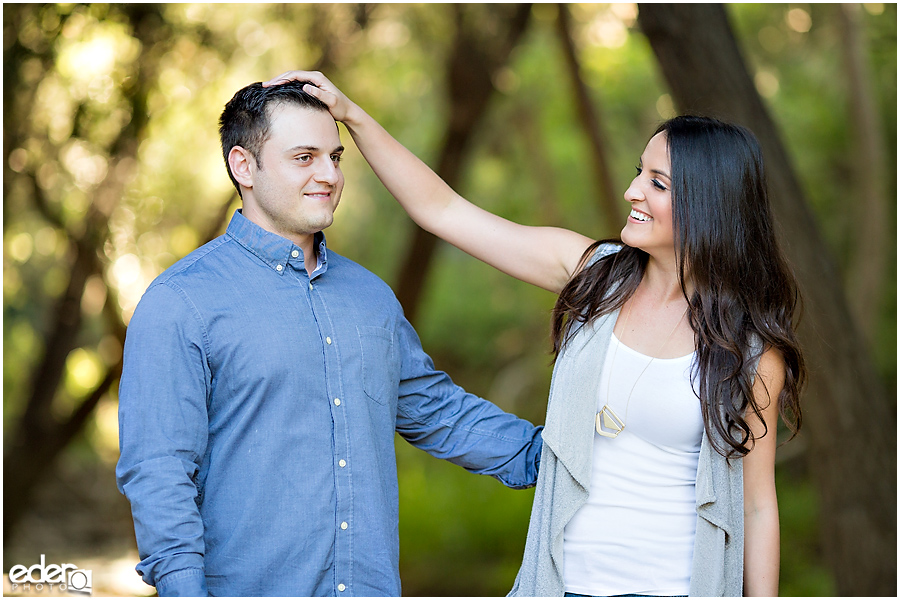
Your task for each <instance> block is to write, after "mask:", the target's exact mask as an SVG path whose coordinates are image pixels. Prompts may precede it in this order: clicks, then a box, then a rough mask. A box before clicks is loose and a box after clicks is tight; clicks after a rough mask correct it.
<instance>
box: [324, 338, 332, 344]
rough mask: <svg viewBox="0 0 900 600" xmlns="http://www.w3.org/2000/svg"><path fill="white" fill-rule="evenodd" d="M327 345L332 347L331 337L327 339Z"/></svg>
mask: <svg viewBox="0 0 900 600" xmlns="http://www.w3.org/2000/svg"><path fill="white" fill-rule="evenodd" d="M325 343H326V344H328V345H329V346H330V345H331V338H330V337H327V338H325Z"/></svg>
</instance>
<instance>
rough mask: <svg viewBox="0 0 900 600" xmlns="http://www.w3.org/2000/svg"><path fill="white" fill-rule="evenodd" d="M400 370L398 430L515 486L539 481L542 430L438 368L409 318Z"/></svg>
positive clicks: (401, 329) (401, 328)
mask: <svg viewBox="0 0 900 600" xmlns="http://www.w3.org/2000/svg"><path fill="white" fill-rule="evenodd" d="M396 334H397V336H398V338H399V339H398V342H399V349H400V354H401V372H400V388H399V404H398V410H397V432H398V433H399V434H400V435H401V436H402V437H403V438H404V439H405V440H406V441H408V442H409V443H411V444H412V445H414V446H416V447H417V448H419V449H421V450H424V451H425V452H428V453H429V454H431V455H432V456H435V457H437V458H441V459H444V460H448V461H450V462H452V463H454V464H457V465H459V466H461V467H463V468H465V469H466V470H468V471H470V472H472V473H476V474H481V475H490V476H492V477H494V478H495V479H497V480H498V481H500V482H501V483H503V485H506V486H507V487H510V488H515V489H523V488H529V487H533V486H534V485H535V484H536V482H537V473H538V468H539V466H540V455H541V448H542V439H541V431H542V429H543V427H535V426H534V425H533V424H531V423H530V422H528V421H526V420H524V419H520V418H519V417H517V416H515V415H513V414H510V413H507V412H504V411H502V410H501V409H500V408H499V407H497V406H496V405H494V404H492V403H491V402H488V401H487V400H484V399H483V398H479V397H478V396H475V395H473V394H470V393H467V392H466V391H465V390H463V389H462V388H461V387H459V386H458V385H456V384H454V383H453V381H451V379H450V377H449V376H448V375H447V374H446V373H444V372H442V371H438V370H436V369H435V368H434V364H433V362H432V360H431V358H430V357H429V356H428V355H427V354H425V352H424V350H423V349H422V345H421V342H420V341H419V337H418V335H417V334H416V332H415V330H413V328H412V326H411V325H410V324H409V322H408V321H406V319H402V318H401V320H400V322H399V323H398V325H397V329H396Z"/></svg>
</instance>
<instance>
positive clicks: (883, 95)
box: [3, 4, 897, 595]
mask: <svg viewBox="0 0 900 600" xmlns="http://www.w3.org/2000/svg"><path fill="white" fill-rule="evenodd" d="M3 10H4V20H3V44H4V46H3V47H4V71H3V76H4V88H3V99H4V115H3V119H4V132H3V191H4V202H3V233H4V236H3V240H4V262H3V265H4V266H3V268H4V277H3V293H4V323H3V337H4V367H3V373H4V382H3V391H4V404H3V415H4V571H6V570H8V569H9V567H10V566H11V565H14V564H25V565H30V564H33V563H34V562H37V560H38V559H39V555H40V554H41V553H44V554H47V555H48V561H54V560H55V561H56V562H59V561H63V560H64V561H66V562H74V563H76V564H78V565H79V566H80V567H82V568H91V566H94V567H95V575H94V586H95V591H98V590H101V591H103V592H104V593H108V594H146V593H150V592H152V589H151V588H147V587H146V586H143V584H141V583H140V582H139V581H137V579H138V578H137V576H136V575H135V574H134V572H133V566H134V563H136V562H137V556H136V552H135V551H134V540H133V532H132V529H131V523H130V515H129V512H128V506H127V502H126V501H125V500H124V498H123V497H121V496H119V495H118V492H117V491H116V489H115V481H114V477H113V474H112V469H113V466H114V464H115V461H116V459H117V445H118V440H117V423H116V389H117V386H118V376H119V372H120V369H121V349H122V341H123V340H124V334H125V330H126V327H127V323H128V319H129V317H130V315H131V312H132V311H133V309H134V307H135V305H136V304H137V301H138V300H139V299H140V296H141V294H142V293H143V291H144V289H145V288H146V286H147V285H148V284H149V282H150V281H151V280H152V279H153V277H155V276H156V275H157V274H158V273H160V272H161V271H162V270H163V269H165V268H166V267H167V266H169V265H170V264H172V263H173V262H174V261H175V260H177V259H178V258H180V257H181V256H183V255H184V254H186V253H188V252H190V251H191V250H192V249H194V248H195V247H196V246H197V245H199V244H201V243H203V242H204V241H205V240H207V239H210V238H212V237H214V236H215V235H218V234H219V233H220V232H221V230H222V229H223V227H224V224H225V223H227V220H228V218H229V217H230V214H231V212H232V211H233V210H234V209H235V208H237V207H238V206H239V204H238V203H237V202H236V198H235V196H234V194H233V190H232V189H231V184H230V182H229V181H228V178H227V175H226V172H225V169H224V165H223V164H222V159H221V154H220V152H219V148H218V139H217V134H216V120H217V118H218V114H219V112H220V111H221V108H222V106H223V105H224V103H225V102H226V101H227V100H228V99H229V98H230V97H231V95H232V94H233V93H234V92H235V91H236V90H237V89H239V88H240V87H243V86H244V85H246V84H248V83H250V82H253V81H260V80H266V79H269V78H270V77H272V76H274V75H276V74H278V73H281V72H283V71H285V70H288V69H292V68H309V67H311V68H316V69H321V70H322V71H323V72H325V74H326V75H328V76H329V77H330V78H331V79H332V80H333V81H334V82H335V83H336V84H337V85H338V86H340V87H341V88H342V89H343V90H344V91H345V92H346V93H347V94H348V95H349V96H350V97H351V98H353V99H354V100H355V101H356V102H358V103H359V104H360V105H361V106H363V107H364V108H366V109H367V110H368V111H369V112H370V113H371V114H373V116H375V117H376V118H377V119H378V120H379V121H380V122H381V123H382V124H384V126H385V127H386V128H387V129H388V130H389V131H391V132H392V133H393V134H394V135H395V136H396V137H397V138H398V139H400V140H401V141H402V142H403V143H405V144H406V145H407V146H408V147H410V148H411V149H412V150H413V151H414V152H416V153H417V154H418V155H419V156H421V157H422V158H423V159H424V160H426V161H427V162H428V163H429V164H431V165H433V166H434V167H435V168H436V169H437V170H438V171H439V172H440V173H441V174H442V176H444V177H445V178H446V179H447V180H448V181H450V182H451V183H452V184H453V185H454V187H456V189H458V190H459V191H460V192H461V193H463V194H464V195H466V196H467V197H469V198H471V199H473V200H474V201H475V202H477V203H479V204H481V205H482V206H484V207H485V208H487V209H489V210H492V211H495V212H498V213H500V214H502V215H504V216H507V217H509V218H512V219H515V220H518V221H522V222H526V223H531V224H553V225H559V226H563V227H569V228H573V229H577V230H579V231H581V232H583V233H585V234H586V235H590V236H594V237H606V236H611V235H616V234H617V232H618V230H619V229H620V225H619V224H620V223H621V217H622V215H623V214H624V201H622V200H621V194H622V192H623V191H624V189H625V187H626V186H627V183H628V181H630V179H631V176H632V174H633V165H634V163H635V161H636V160H637V157H638V156H639V155H640V153H641V151H642V150H643V147H644V144H645V143H646V140H647V138H648V137H649V135H650V134H651V133H652V131H653V130H654V129H655V126H656V125H657V124H658V122H659V121H660V120H662V119H663V118H667V117H670V116H673V115H674V114H675V113H676V110H700V109H702V110H705V111H713V112H714V113H715V114H717V115H719V116H723V117H725V118H729V119H733V120H737V121H739V122H742V123H744V124H746V125H748V126H750V127H751V129H753V130H754V131H755V132H756V133H757V134H758V135H759V137H760V139H761V141H762V142H763V145H764V147H765V151H766V154H767V159H768V161H769V164H768V167H769V170H770V180H771V184H772V185H771V187H772V193H773V202H774V203H775V206H776V214H777V215H778V218H779V225H780V229H781V231H782V233H783V238H784V240H785V246H786V248H787V249H788V252H789V255H790V258H791V260H792V262H793V263H794V266H795V268H796V269H797V272H798V275H799V277H800V278H801V283H802V284H803V291H804V294H805V298H806V303H805V313H804V322H803V327H802V329H801V334H802V339H803V342H804V344H805V345H806V349H807V352H808V353H809V357H810V363H811V365H810V366H811V368H812V369H813V370H812V373H811V375H812V379H813V381H812V383H811V385H810V388H809V390H808V393H807V394H806V397H805V398H804V401H805V406H806V409H807V413H806V414H807V416H808V419H807V423H806V428H805V429H804V431H803V432H802V433H801V435H800V436H799V437H798V438H797V439H796V440H794V441H793V442H791V443H790V444H788V445H785V446H783V447H781V448H780V449H779V458H778V460H779V469H778V484H779V499H780V505H781V512H782V593H783V594H785V595H833V594H842V595H894V594H895V593H896V564H897V560H896V364H897V360H896V228H895V223H896V201H895V199H896V197H897V189H896V163H897V157H896V145H897V140H896V114H897V113H896V106H897V100H896V73H897V63H896V44H897V40H896V32H897V22H896V5H892V4H865V5H839V4H831V5H818V4H813V5H809V4H790V5H787V4H759V5H744V4H742V5H726V6H725V7H724V8H723V7H721V6H718V5H702V6H691V5H646V6H644V5H641V6H640V7H639V6H637V5H633V4H611V5H607V4H591V5H587V4H585V5H581V4H574V5H554V4H536V5H533V6H532V5H515V4H512V5H415V4H412V5H410V4H403V5H392V4H359V5H357V4H302V5H266V4H231V5H207V4H173V5H153V4H127V5H106V4H87V5H81V4H60V5H41V4H6V5H4V7H3ZM344 138H345V143H347V141H348V140H349V136H347V135H346V132H344ZM344 164H345V167H344V170H345V174H346V178H347V184H346V188H345V193H344V200H343V203H342V206H341V209H340V210H339V212H338V218H337V220H336V223H335V225H334V226H333V227H332V228H330V229H329V230H328V232H327V234H328V237H329V244H330V245H331V246H333V247H334V248H335V249H337V250H338V251H339V252H341V253H342V254H344V255H346V256H348V257H350V258H352V259H354V260H357V261H358V262H361V263H362V264H364V265H366V266H367V267H369V268H370V269H371V270H373V271H374V272H375V273H377V274H378V275H380V276H381V277H382V278H384V279H385V280H386V281H388V282H389V283H390V284H391V285H392V286H393V287H394V289H395V290H397V293H398V297H400V298H401V301H402V302H403V304H404V307H405V309H406V311H407V313H408V314H409V315H410V316H411V318H412V319H413V320H414V322H415V325H416V326H417V329H418V331H419V333H420V335H421V337H422V339H423V343H424V345H425V348H426V350H428V351H429V352H430V353H431V354H432V356H433V357H434V358H435V362H436V363H437V365H438V366H439V367H440V368H443V369H444V370H446V371H448V372H449V373H450V374H451V375H452V376H453V377H454V379H455V380H456V381H458V382H459V383H461V384H462V385H464V386H465V387H466V388H468V389H469V390H470V391H473V392H475V393H478V394H481V395H484V396H486V397H488V398H490V399H491V400H493V401H494V402H496V403H498V404H500V405H501V406H502V407H503V408H505V409H507V410H511V411H514V412H517V413H519V414H521V415H522V416H524V417H526V418H530V419H532V420H533V421H535V422H542V421H543V414H544V410H545V406H546V394H547V390H548V388H549V378H550V365H549V359H550V356H549V354H548V351H549V342H548V336H547V333H548V322H549V309H550V308H551V307H552V304H553V300H554V298H553V296H552V295H551V294H548V293H546V292H544V291H541V290H537V289H533V288H530V287H528V286H527V285H525V284H522V283H520V282H517V281H514V280H512V279H510V278H508V277H506V276H504V275H502V274H499V273H497V272H494V271H493V270H491V269H490V268H489V267H486V266H485V265H482V264H480V263H478V262H477V261H475V260H474V259H471V258H469V257H467V256H465V255H463V254H462V253H460V252H459V251H457V250H455V249H454V248H451V247H448V246H447V245H445V244H443V243H439V242H436V241H435V240H434V239H433V238H431V237H430V236H428V235H426V234H424V233H423V232H421V231H420V230H418V229H417V228H415V227H414V226H413V225H412V224H411V222H410V221H409V219H408V218H407V217H406V216H405V214H404V213H403V212H402V210H401V209H399V207H397V206H396V205H395V203H394V202H393V200H392V199H391V198H390V196H389V195H388V194H387V193H386V192H385V190H384V189H383V188H382V187H381V185H380V183H379V182H378V181H377V179H376V178H375V177H374V175H373V174H372V173H371V171H370V170H369V169H368V167H367V166H366V164H365V162H364V161H363V160H362V159H361V157H360V156H359V155H358V153H356V152H355V149H354V148H353V147H352V143H350V149H349V151H348V153H347V159H346V161H345V163H344ZM398 466H399V469H400V486H401V489H400V493H401V496H400V501H401V524H400V534H401V575H402V578H403V582H404V593H405V594H409V595H497V594H505V593H506V591H508V589H509V587H510V586H511V584H512V580H513V578H514V576H515V572H516V570H517V568H518V564H519V560H520V558H521V552H522V549H523V546H524V539H525V531H526V527H527V522H528V514H529V510H530V505H531V497H532V492H517V491H511V490H507V489H505V488H503V487H502V486H500V485H499V484H497V483H496V482H494V481H492V480H489V479H487V478H477V477H472V476H469V475H467V474H466V473H464V472H462V471H461V470H460V469H458V468H456V467H453V466H451V465H447V464H443V463H440V462H439V461H435V460H433V459H431V458H429V457H427V456H425V455H424V454H422V453H420V452H416V451H414V450H412V449H410V448H409V447H407V446H406V445H405V444H403V443H402V442H401V443H399V444H398ZM142 586H143V587H142Z"/></svg>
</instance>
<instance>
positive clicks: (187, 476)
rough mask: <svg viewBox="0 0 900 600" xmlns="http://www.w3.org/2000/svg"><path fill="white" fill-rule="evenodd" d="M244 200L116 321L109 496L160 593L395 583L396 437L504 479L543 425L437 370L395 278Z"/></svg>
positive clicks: (525, 476)
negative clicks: (308, 249)
mask: <svg viewBox="0 0 900 600" xmlns="http://www.w3.org/2000/svg"><path fill="white" fill-rule="evenodd" d="M316 241H317V244H318V254H319V265H318V267H317V269H316V270H315V272H314V273H313V274H312V277H309V276H308V275H307V273H306V270H305V267H304V261H303V253H302V251H301V250H300V248H298V247H297V246H296V245H294V244H293V243H291V242H290V241H289V240H286V239H284V238H282V237H280V236H277V235H274V234H271V233H269V232H267V231H265V230H263V229H262V228H260V227H258V226H257V225H255V224H254V223H252V222H251V221H249V220H248V219H247V218H245V217H244V216H243V215H242V214H241V213H240V212H237V213H236V214H235V215H234V217H233V219H232V221H231V223H230V224H229V226H228V230H227V233H226V234H225V235H223V236H221V237H219V238H217V239H215V240H213V241H212V242H210V243H209V244H206V245H205V246H203V247H202V248H199V249H198V250H196V251H194V252H193V253H191V254H190V255H189V256H187V257H186V258H184V259H182V260H181V261H179V262H178V263H177V264H175V265H173V266H172V267H171V268H169V269H168V270H167V271H166V272H165V273H163V274H162V275H160V276H159V277H158V278H157V279H156V280H155V281H154V282H153V283H152V284H151V285H150V287H149V288H148V289H147V291H146V293H145V294H144V297H143V298H142V299H141V302H140V304H139V305H138V307H137V310H136V311H135V313H134V316H133V318H132V319H131V322H130V324H129V327H128V335H127V339H126V343H125V367H124V371H123V374H122V380H121V385H120V390H119V425H120V446H121V458H120V460H119V464H118V467H117V472H116V475H117V479H118V485H119V489H120V490H121V491H122V492H123V493H124V494H125V495H126V496H127V497H128V499H129V501H130V502H131V506H132V513H133V516H134V524H135V533H136V536H137V543H138V549H139V552H140V556H141V562H140V563H139V564H138V566H137V570H138V572H139V573H141V575H142V576H143V578H144V581H146V582H147V583H148V584H150V585H155V586H156V587H157V590H158V592H159V593H160V595H206V594H207V593H209V594H212V595H230V596H264V595H274V596H321V595H327V596H333V595H356V596H380V595H399V594H400V577H399V570H398V562H399V540H398V537H399V536H398V493H397V471H396V459H395V456H394V432H395V431H396V432H398V433H399V434H400V435H401V436H402V437H403V438H405V439H406V440H407V441H408V442H410V443H412V444H413V445H415V446H417V447H419V448H421V449H423V450H425V451H426V452H429V453H430V454H432V455H434V456H436V457H439V458H444V459H447V460H450V461H452V462H454V463H456V464H459V465H461V466H463V467H465V468H466V469H468V470H470V471H472V472H475V473H483V474H488V475H492V476H494V477H496V478H497V479H498V480H500V481H501V482H503V483H504V484H506V485H508V486H510V487H517V488H521V487H530V486H532V485H534V483H535V481H536V478H537V465H538V461H539V457H540V451H541V436H540V430H541V428H540V427H534V426H533V425H531V424H530V423H528V422H527V421H524V420H521V419H519V418H517V417H515V416H513V415H510V414H507V413H504V412H502V411H501V410H500V409H498V408H497V407H496V406H494V405H493V404H490V403H489V402H487V401H485V400H482V399H480V398H478V397H476V396H473V395H471V394H467V393H466V392H465V391H464V390H462V389H461V388H459V387H458V386H456V385H455V384H453V383H452V382H451V381H450V379H449V378H448V377H447V375H446V374H444V373H442V372H440V371H437V370H435V368H434V366H433V364H432V362H431V359H430V358H429V357H428V356H427V355H426V354H425V353H424V352H423V350H422V347H421V345H420V343H419V339H418V337H417V336H416V334H415V332H414V331H413V329H412V327H411V326H410V324H409V323H408V322H407V321H406V319H405V318H404V317H403V314H402V310H401V308H400V305H399V303H398V302H397V300H396V298H395V297H394V295H393V293H392V292H391V290H390V288H389V287H388V286H387V285H386V284H385V283H384V282H382V281H381V280H380V279H379V278H378V277H376V276H375V275H373V274H372V273H370V272H369V271H367V270H365V269H364V268H362V267H360V266H359V265H357V264H355V263H353V262H352V261H350V260H347V259H346V258H343V257H341V256H338V255H337V254H335V253H334V252H328V251H327V250H326V247H325V240H324V236H323V235H321V234H319V235H318V236H317V240H316Z"/></svg>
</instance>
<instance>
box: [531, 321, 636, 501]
mask: <svg viewBox="0 0 900 600" xmlns="http://www.w3.org/2000/svg"><path fill="white" fill-rule="evenodd" d="M618 315H619V311H618V310H616V311H614V312H612V313H609V314H607V315H603V316H601V317H598V318H597V319H595V320H594V321H593V322H591V323H588V324H586V325H582V326H581V327H580V328H579V330H578V332H577V333H576V334H575V335H574V336H573V337H572V339H571V340H569V343H568V344H566V347H565V349H564V350H563V353H562V354H561V355H560V357H559V359H558V360H557V361H556V367H555V368H554V373H553V381H552V383H551V385H550V400H549V404H548V407H547V420H546V423H545V425H544V432H543V438H544V444H545V445H546V446H548V447H549V448H550V450H551V451H552V452H553V454H554V455H555V456H556V457H557V459H558V460H559V462H560V463H562V464H563V466H565V468H566V470H567V471H568V472H569V473H570V474H571V475H572V477H573V478H574V479H575V480H576V481H577V482H578V483H579V485H581V486H582V487H583V488H584V489H585V490H587V489H589V488H590V481H591V467H592V459H593V455H594V452H593V443H594V435H593V432H594V416H595V415H596V413H597V403H598V401H599V396H598V394H599V393H600V392H599V390H600V374H601V371H602V370H603V362H604V360H605V359H606V351H607V349H608V347H609V339H610V337H611V336H612V332H613V327H614V326H615V323H616V319H617V317H618Z"/></svg>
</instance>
